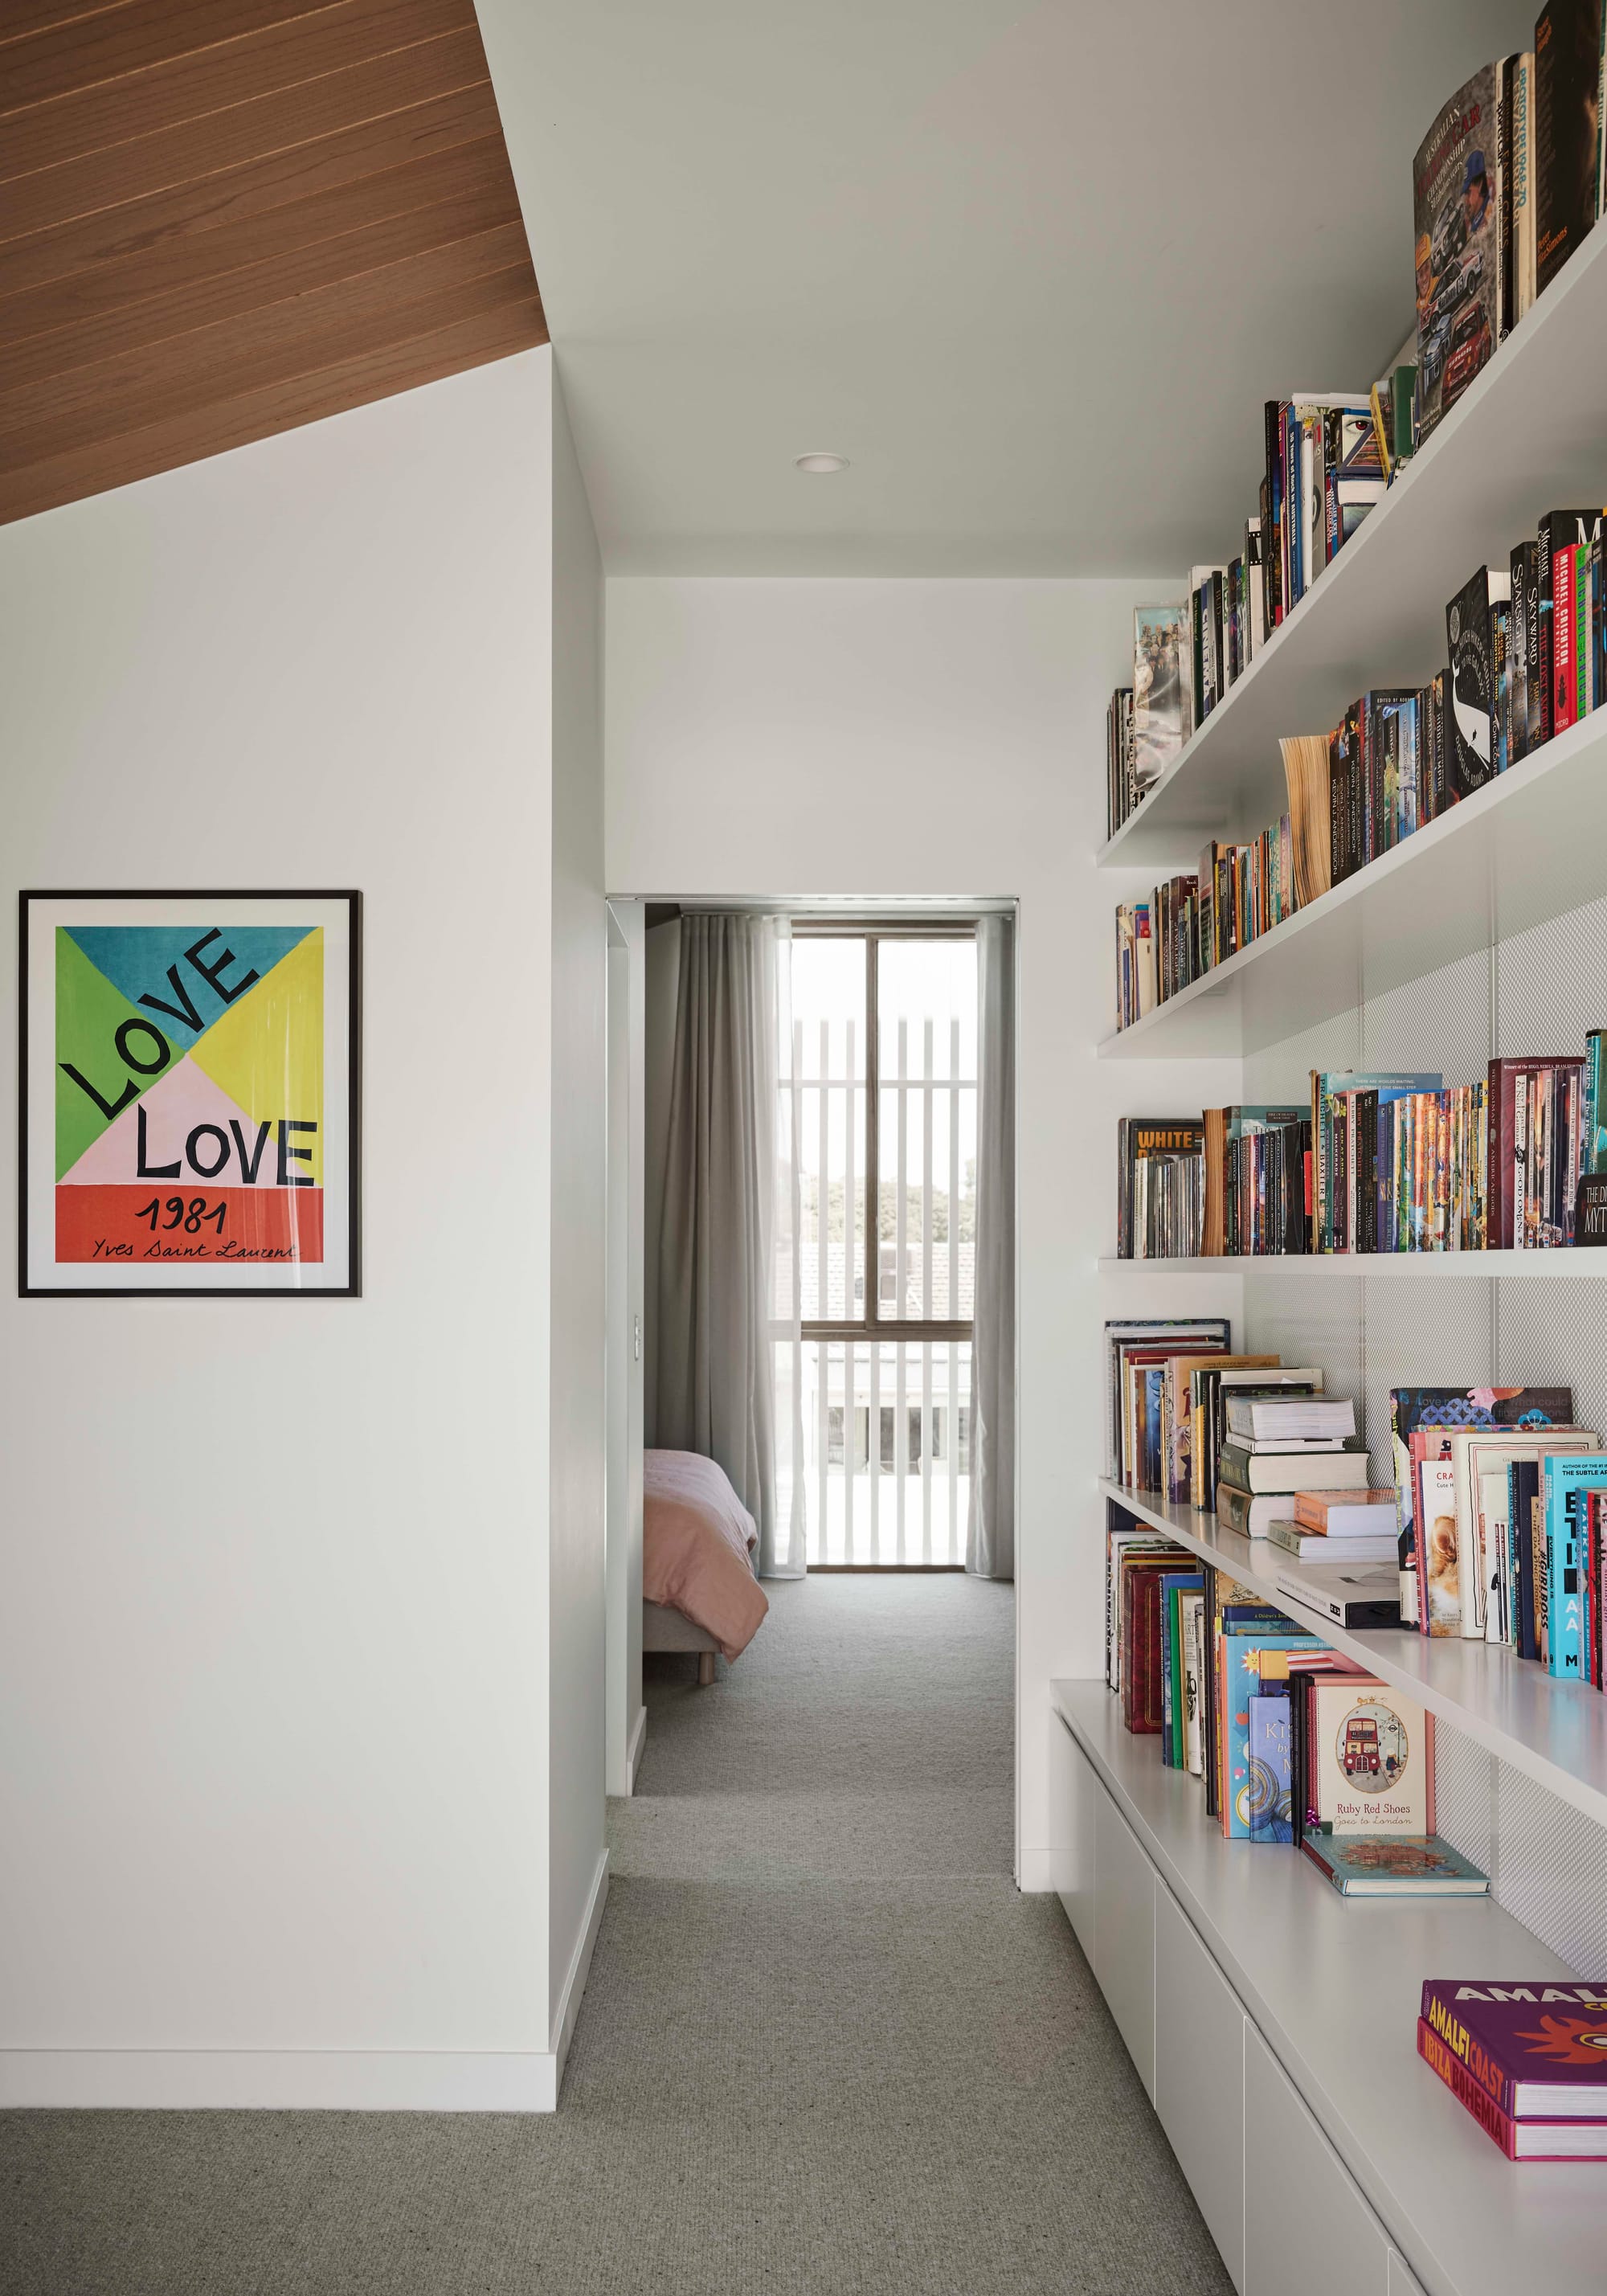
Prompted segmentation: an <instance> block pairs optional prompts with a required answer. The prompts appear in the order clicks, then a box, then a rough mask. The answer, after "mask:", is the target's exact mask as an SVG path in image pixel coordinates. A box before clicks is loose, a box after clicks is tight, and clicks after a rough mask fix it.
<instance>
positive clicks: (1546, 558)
mask: <svg viewBox="0 0 1607 2296" xmlns="http://www.w3.org/2000/svg"><path fill="white" fill-rule="evenodd" d="M1601 515H1602V514H1601V511H1600V509H1599V508H1597V507H1593V506H1590V505H1587V507H1586V508H1584V509H1583V510H1548V511H1547V512H1546V515H1545V516H1544V517H1543V518H1542V519H1541V521H1540V527H1539V532H1538V534H1537V537H1536V542H1535V561H1536V599H1535V611H1534V612H1533V614H1532V615H1531V616H1530V617H1529V621H1528V627H1527V633H1526V634H1527V636H1528V641H1529V673H1528V675H1529V694H1530V704H1531V710H1532V709H1534V705H1536V704H1537V705H1538V706H1537V711H1536V713H1535V714H1536V716H1537V724H1531V726H1530V728H1529V731H1530V736H1531V739H1530V742H1529V747H1530V748H1531V749H1534V748H1537V747H1538V745H1539V743H1540V742H1549V741H1550V739H1551V737H1552V735H1553V734H1554V733H1555V731H1556V656H1555V619H1556V617H1555V603H1556V599H1555V586H1556V576H1557V565H1558V561H1559V559H1560V558H1561V556H1562V553H1565V552H1567V551H1570V550H1575V549H1578V546H1579V545H1581V544H1583V545H1586V547H1587V548H1588V546H1589V545H1590V543H1591V542H1592V541H1593V540H1594V539H1595V535H1596V533H1597V531H1598V529H1599V528H1600V525H1601Z"/></svg>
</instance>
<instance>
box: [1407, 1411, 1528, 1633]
mask: <svg viewBox="0 0 1607 2296" xmlns="http://www.w3.org/2000/svg"><path fill="white" fill-rule="evenodd" d="M1572 1422H1573V1390H1572V1389H1571V1388H1570V1387H1466V1388H1462V1387H1392V1388H1391V1389H1390V1454H1391V1456H1392V1458H1393V1461H1394V1468H1395V1521H1396V1529H1397V1531H1398V1538H1399V1558H1400V1574H1401V1586H1400V1619H1401V1624H1402V1625H1403V1626H1417V1627H1420V1628H1421V1627H1423V1623H1424V1622H1423V1613H1422V1612H1421V1611H1420V1609H1419V1605H1418V1587H1417V1546H1416V1529H1417V1527H1416V1523H1415V1520H1414V1481H1413V1475H1412V1456H1411V1439H1412V1437H1413V1435H1414V1434H1415V1433H1416V1432H1417V1431H1419V1430H1428V1429H1436V1428H1447V1429H1449V1428H1457V1427H1512V1428H1520V1427H1521V1428H1549V1427H1568V1426H1570V1425H1571V1424H1572Z"/></svg>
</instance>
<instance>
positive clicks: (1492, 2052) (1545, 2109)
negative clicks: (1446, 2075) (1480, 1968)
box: [1421, 1977, 1607, 2120]
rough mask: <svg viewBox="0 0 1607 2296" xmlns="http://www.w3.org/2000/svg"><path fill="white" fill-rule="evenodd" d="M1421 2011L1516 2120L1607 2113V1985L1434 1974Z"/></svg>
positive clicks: (1472, 2074) (1500, 2109) (1425, 1987)
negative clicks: (1501, 1979)
mask: <svg viewBox="0 0 1607 2296" xmlns="http://www.w3.org/2000/svg"><path fill="white" fill-rule="evenodd" d="M1421 2015H1422V2017H1423V2021H1424V2022H1425V2023H1426V2024H1427V2025H1428V2026H1429V2027H1430V2028H1431V2030H1432V2031H1433V2032H1434V2033H1435V2034H1436V2036H1437V2037H1438V2038H1439V2040H1440V2041H1441V2042H1442V2043H1443V2044H1444V2046H1446V2048H1447V2049H1448V2050H1449V2052H1450V2054H1452V2056H1454V2057H1455V2060H1456V2062H1458V2063H1459V2064H1460V2065H1462V2066H1464V2068H1465V2069H1466V2071H1467V2072H1468V2074H1469V2076H1470V2078H1471V2079H1472V2080H1473V2081H1474V2082H1475V2083H1476V2084H1477V2086H1478V2087H1479V2088H1480V2090H1481V2092H1482V2093H1483V2094H1484V2095H1486V2096H1488V2098H1489V2100H1490V2102H1491V2103H1493V2104H1494V2105H1495V2106H1496V2110H1497V2111H1498V2112H1503V2113H1505V2114H1506V2115H1508V2116H1509V2118H1511V2119H1512V2120H1547V2119H1549V2120H1607V1987H1603V1986H1601V1985H1592V1984H1587V1983H1583V1982H1576V1981H1575V1980H1572V1979H1567V1978H1562V1979H1546V1978H1540V1979H1536V1980H1524V1979H1517V1980H1513V1982H1511V1983H1502V1982H1499V1981H1498V1980H1496V1979H1493V1978H1484V1977H1479V1978H1472V1977H1470V1978H1455V1977H1441V1978H1429V1979H1428V1980H1425V1982H1424V1985H1423V2002H1422V2008H1421Z"/></svg>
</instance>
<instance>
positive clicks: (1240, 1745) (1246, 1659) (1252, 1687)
mask: <svg viewBox="0 0 1607 2296" xmlns="http://www.w3.org/2000/svg"><path fill="white" fill-rule="evenodd" d="M1323 1647H1324V1644H1323V1642H1322V1638H1321V1637H1320V1636H1317V1635H1308V1634H1303V1633H1301V1631H1300V1628H1298V1627H1294V1626H1291V1623H1290V1621H1289V1620H1287V1619H1284V1620H1281V1621H1280V1623H1279V1626H1278V1627H1277V1628H1275V1629H1274V1630H1273V1631H1271V1632H1268V1631H1267V1630H1266V1629H1265V1628H1259V1627H1254V1626H1252V1627H1250V1628H1247V1629H1246V1630H1242V1631H1241V1632H1239V1633H1234V1632H1233V1631H1232V1629H1231V1628H1227V1627H1226V1624H1225V1626H1224V1631H1223V1635H1222V1649H1221V1677H1220V1682H1219V1686H1218V1696H1219V1698H1220V1701H1221V1709H1220V1711H1221V1720H1222V1743H1223V1746H1224V1748H1225V1750H1226V1760H1225V1763H1224V1769H1225V1773H1226V1788H1227V1791H1226V1793H1225V1794H1224V1796H1223V1798H1222V1812H1221V1820H1222V1831H1223V1833H1225V1834H1226V1836H1227V1837H1228V1839H1229V1841H1249V1839H1250V1831H1251V1828H1250V1701H1251V1700H1252V1699H1253V1698H1257V1697H1260V1696H1262V1695H1264V1694H1265V1693H1267V1690H1268V1689H1269V1686H1270V1685H1272V1684H1274V1683H1282V1684H1283V1690H1284V1695H1285V1701H1287V1693H1288V1685H1289V1662H1288V1661H1289V1653H1290V1652H1291V1651H1307V1650H1321V1649H1323Z"/></svg>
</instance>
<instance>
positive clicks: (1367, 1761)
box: [1310, 1675, 1434, 1835]
mask: <svg viewBox="0 0 1607 2296" xmlns="http://www.w3.org/2000/svg"><path fill="white" fill-rule="evenodd" d="M1310 1695H1311V1699H1312V1706H1313V1738H1312V1751H1313V1761H1312V1781H1311V1783H1312V1785H1313V1787H1314V1789H1315V1791H1314V1793H1313V1799H1312V1806H1313V1808H1315V1810H1316V1822H1317V1828H1318V1830H1319V1831H1321V1832H1322V1833H1333V1834H1347V1833H1355V1834H1390V1833H1398V1834H1407V1835H1417V1834H1429V1833H1433V1831H1434V1725H1433V1718H1432V1717H1431V1715H1429V1714H1427V1713H1425V1712H1424V1710H1423V1708H1422V1707H1421V1706H1420V1705H1419V1704H1418V1702H1417V1701H1416V1700H1415V1699H1414V1698H1408V1697H1406V1694H1405V1693H1404V1692H1401V1691H1398V1690H1393V1689H1391V1688H1390V1685H1388V1684H1387V1683H1382V1682H1378V1681H1374V1680H1372V1679H1370V1678H1369V1677H1365V1676H1355V1675H1352V1676H1350V1677H1340V1678H1338V1679H1336V1680H1334V1681H1331V1682H1318V1683H1317V1684H1316V1685H1315V1686H1314V1688H1313V1690H1312V1692H1311V1693H1310Z"/></svg>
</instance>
